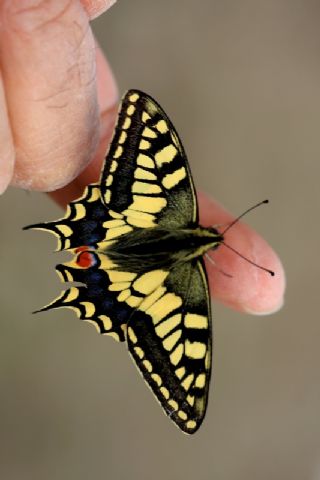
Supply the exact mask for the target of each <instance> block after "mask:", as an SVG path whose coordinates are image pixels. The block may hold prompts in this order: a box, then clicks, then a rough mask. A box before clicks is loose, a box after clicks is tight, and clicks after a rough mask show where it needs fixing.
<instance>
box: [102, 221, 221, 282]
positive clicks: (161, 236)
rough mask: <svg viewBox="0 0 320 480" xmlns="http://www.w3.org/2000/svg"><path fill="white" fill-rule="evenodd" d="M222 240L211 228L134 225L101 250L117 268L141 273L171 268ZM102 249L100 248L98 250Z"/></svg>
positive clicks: (200, 254)
mask: <svg viewBox="0 0 320 480" xmlns="http://www.w3.org/2000/svg"><path fill="white" fill-rule="evenodd" d="M222 240H223V238H222V236H221V235H220V234H219V233H218V231H217V230H215V229H214V228H204V227H200V226H198V227H196V228H189V229H180V230H173V229H165V228H161V227H155V228H150V229H148V230H143V229H137V230H134V231H133V232H130V233H127V234H125V235H123V236H122V237H121V238H120V239H119V240H117V241H115V242H114V243H113V244H112V245H110V246H107V247H106V249H105V251H104V253H105V254H106V255H107V256H108V257H109V258H110V259H112V260H113V261H114V262H115V263H116V264H117V268H118V269H123V268H126V269H127V270H131V271H133V272H136V273H137V272H138V273H143V272H147V271H149V270H151V269H154V268H167V269H170V270H171V269H172V268H174V267H175V266H176V265H177V264H179V263H183V262H188V261H190V260H192V259H195V258H197V257H201V256H202V255H203V254H204V253H206V252H207V251H208V250H209V249H212V250H213V249H215V248H217V247H218V246H219V244H220V243H221V241H222ZM102 252H103V250H102Z"/></svg>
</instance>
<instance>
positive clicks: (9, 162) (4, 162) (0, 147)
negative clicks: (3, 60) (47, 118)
mask: <svg viewBox="0 0 320 480" xmlns="http://www.w3.org/2000/svg"><path fill="white" fill-rule="evenodd" d="M14 155H15V154H14V147H13V139H12V134H11V129H10V123H9V118H8V113H7V104H6V100H5V95H4V88H3V83H2V78H0V194H1V193H3V192H4V191H5V190H6V188H7V186H8V185H9V183H10V182H11V179H12V175H13V168H14Z"/></svg>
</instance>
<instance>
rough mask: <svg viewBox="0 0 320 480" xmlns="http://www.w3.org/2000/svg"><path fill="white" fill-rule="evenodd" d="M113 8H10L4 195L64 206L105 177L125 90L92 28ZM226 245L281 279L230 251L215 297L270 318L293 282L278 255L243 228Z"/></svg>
mask: <svg viewBox="0 0 320 480" xmlns="http://www.w3.org/2000/svg"><path fill="white" fill-rule="evenodd" d="M111 3H113V1H106V0H100V1H98V0H82V2H80V1H79V0H71V1H70V0H64V1H62V0H61V1H60V2H56V0H44V1H42V2H41V3H40V4H39V2H38V1H37V2H35V0H28V1H26V2H24V4H23V8H21V2H20V1H19V0H9V1H5V2H3V5H2V7H1V9H0V16H2V18H3V22H2V25H3V26H2V28H1V30H0V35H2V38H1V42H0V56H1V65H2V85H1V84H0V112H2V113H1V115H0V127H1V128H0V132H1V141H0V149H1V150H0V179H1V180H0V191H1V190H2V191H3V190H4V189H5V188H6V186H7V184H8V183H11V184H13V185H16V186H18V187H21V188H27V189H30V190H39V191H52V193H51V194H50V195H51V197H52V198H53V199H54V200H55V201H57V202H58V203H59V204H60V205H62V206H65V205H66V204H67V203H68V202H70V201H71V200H74V199H75V198H77V197H79V196H80V195H81V193H82V191H83V188H84V187H85V186H86V185H87V184H89V183H93V182H95V181H97V179H98V178H99V174H100V170H101V164H102V161H103V158H104V153H105V151H106V147H107V145H108V143H109V141H110V139H111V136H112V130H113V125H114V121H115V117H116V111H117V87H116V84H115V81H114V79H113V75H112V72H111V70H110V67H109V65H108V63H107V61H106V59H105V58H104V57H103V55H102V53H101V51H100V50H99V48H97V47H96V45H95V43H94V39H93V36H92V32H91V29H90V25H89V20H90V18H92V17H93V16H96V15H97V14H99V12H101V11H102V10H105V9H106V8H107V7H108V6H110V4H111ZM92 157H93V158H92ZM66 159H68V161H67V162H66ZM90 160H91V161H90ZM89 161H90V163H89V164H88V165H87V166H86V164H87V163H88V162H89ZM199 206H200V220H201V223H202V224H204V225H217V224H226V223H228V222H230V221H231V220H232V219H233V217H232V216H231V215H230V214H228V213H227V212H226V211H225V210H223V209H222V207H221V206H219V205H218V204H217V203H216V202H214V201H213V200H211V199H209V198H208V197H207V196H205V195H199ZM227 238H228V243H229V244H231V245H232V246H233V247H234V248H236V249H238V250H239V251H240V252H241V253H242V254H243V255H245V256H247V257H248V258H249V259H250V258H254V260H255V261H256V262H257V263H259V264H261V265H263V266H266V267H268V268H269V269H271V270H274V271H275V276H274V277H270V276H269V275H268V274H267V273H265V272H263V271H260V270H258V269H257V268H256V267H253V266H251V265H249V264H248V263H246V262H245V261H243V260H242V259H241V258H240V257H238V256H237V255H235V254H234V253H233V252H230V251H228V250H227V249H226V248H225V247H223V245H222V246H221V247H220V248H219V249H218V250H217V251H216V252H215V253H214V258H215V261H216V264H217V266H218V268H219V269H221V270H223V271H225V272H226V273H230V274H231V275H232V278H228V277H225V276H224V275H222V274H221V273H220V272H219V271H218V269H217V268H215V267H214V266H212V265H211V264H207V270H208V275H209V280H210V285H211V287H212V289H211V291H212V294H213V296H214V297H215V298H216V299H218V300H220V301H222V302H223V303H225V304H227V305H229V306H230V307H232V308H234V309H236V310H239V311H246V312H250V313H256V314H265V313H271V312H273V311H276V310H277V309H279V308H280V307H281V305H282V303H283V294H284V288H285V278H284V272H283V269H282V266H281V263H280V261H279V259H278V257H277V256H276V254H275V253H274V252H273V251H272V249H271V248H270V247H269V246H268V245H267V243H266V242H265V241H264V240H263V239H262V238H261V237H260V236H259V235H258V234H257V233H255V232H254V231H252V230H251V229H250V228H249V227H247V226H246V225H245V224H243V223H240V222H239V223H238V224H237V225H235V227H234V228H233V229H231V230H230V231H229V232H228V237H227Z"/></svg>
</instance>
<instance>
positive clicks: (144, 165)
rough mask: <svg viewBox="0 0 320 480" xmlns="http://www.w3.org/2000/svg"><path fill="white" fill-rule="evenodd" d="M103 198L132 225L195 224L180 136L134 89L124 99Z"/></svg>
mask: <svg viewBox="0 0 320 480" xmlns="http://www.w3.org/2000/svg"><path fill="white" fill-rule="evenodd" d="M101 195H102V199H103V202H104V203H105V205H106V206H108V208H110V209H111V210H114V211H116V212H118V213H121V214H122V218H123V220H125V221H126V223H127V224H129V225H132V226H137V227H142V228H148V227H152V226H156V225H157V226H165V227H167V228H170V227H171V228H182V227H187V226H192V225H196V224H197V223H198V209H197V201H196V195H195V189H194V186H193V182H192V176H191V172H190V169H189V165H188V162H187V159H186V155H185V152H184V149H183V146H182V143H181V141H180V139H179V137H178V134H177V132H176V130H175V128H174V126H173V125H172V123H171V121H170V120H169V118H168V117H167V115H166V114H165V112H164V111H163V109H162V108H161V107H160V105H158V103H157V102H156V101H155V100H153V98H151V97H150V96H149V95H146V94H145V93H143V92H140V91H138V90H129V91H128V92H127V94H126V95H125V97H124V98H123V101H122V105H121V109H120V113H119V119H118V123H117V126H116V128H115V133H114V137H113V140H112V142H111V145H110V149H109V153H108V157H107V161H106V164H105V168H104V171H103V174H102V177H101Z"/></svg>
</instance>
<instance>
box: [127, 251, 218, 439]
mask: <svg viewBox="0 0 320 480" xmlns="http://www.w3.org/2000/svg"><path fill="white" fill-rule="evenodd" d="M127 337H128V348H129V351H130V353H131V355H132V356H133V358H134V360H135V362H136V364H137V366H138V368H139V369H140V371H141V373H142V374H143V376H144V378H145V380H146V382H147V383H148V384H149V386H150V387H151V389H152V391H153V392H154V394H155V395H156V397H157V398H158V400H159V401H160V403H161V405H162V407H163V409H164V410H165V412H166V413H167V415H169V416H170V418H171V419H172V420H173V421H174V422H175V423H176V424H177V425H178V426H179V427H180V428H181V429H182V430H183V431H185V432H186V433H194V432H195V431H196V430H197V429H198V428H199V426H200V425H201V422H202V420H203V417H204V415H205V411H206V405H207V396H208V388H209V382H210V371H211V343H212V339H211V313H210V302H209V294H208V287H207V279H206V274H205V269H204V266H203V263H202V261H199V260H195V261H194V262H189V263H184V264H180V265H179V266H176V267H175V268H174V269H173V270H172V271H171V272H170V273H169V275H168V276H167V277H166V279H165V280H164V282H163V283H162V284H161V285H160V286H159V287H158V288H157V289H155V290H154V291H153V292H152V293H151V294H150V295H149V296H147V297H146V298H145V300H144V301H143V302H142V303H141V304H140V305H139V306H138V307H137V308H136V310H135V311H134V312H133V313H132V315H131V317H130V320H129V322H128V332H127Z"/></svg>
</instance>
